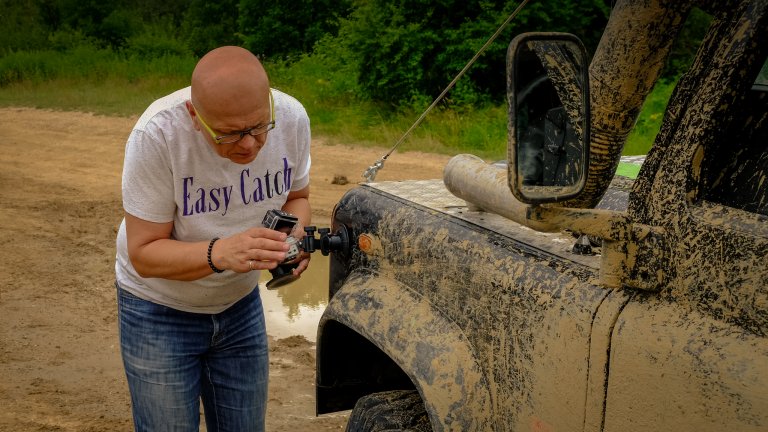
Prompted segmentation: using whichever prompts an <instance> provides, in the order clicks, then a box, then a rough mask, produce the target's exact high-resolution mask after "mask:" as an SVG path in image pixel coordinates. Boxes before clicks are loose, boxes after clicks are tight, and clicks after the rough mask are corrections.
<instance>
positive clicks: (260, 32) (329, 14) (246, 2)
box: [238, 0, 350, 59]
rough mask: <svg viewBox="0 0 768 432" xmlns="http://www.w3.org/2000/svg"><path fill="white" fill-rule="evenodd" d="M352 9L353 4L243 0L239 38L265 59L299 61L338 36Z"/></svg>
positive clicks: (341, 1) (324, 0) (342, 0)
mask: <svg viewBox="0 0 768 432" xmlns="http://www.w3.org/2000/svg"><path fill="white" fill-rule="evenodd" d="M349 7H350V2H349V0H299V1H292V2H275V1H265V0H240V18H239V20H238V24H239V34H240V37H241V38H242V41H243V46H244V47H246V48H248V49H249V50H251V51H252V52H254V53H256V54H258V55H260V56H262V57H267V58H269V57H279V58H283V59H286V58H292V57H294V58H295V57H297V56H298V55H300V54H304V53H310V52H312V49H313V47H314V45H315V43H316V42H317V41H318V40H320V39H321V38H322V37H323V36H325V35H326V34H332V35H335V34H336V32H337V31H338V28H339V20H340V19H341V18H343V17H345V16H346V15H347V14H348V13H349Z"/></svg>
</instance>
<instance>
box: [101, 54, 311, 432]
mask: <svg viewBox="0 0 768 432" xmlns="http://www.w3.org/2000/svg"><path fill="white" fill-rule="evenodd" d="M309 145H310V128H309V119H308V117H307V114H306V111H305V110H304V108H303V107H302V105H301V104H300V103H299V102H298V101H296V100H295V99H293V98H292V97H290V96H288V95H286V94H284V93H282V92H280V91H277V90H274V89H270V86H269V79H268V77H267V73H266V72H265V71H264V68H263V67H262V65H261V63H260V62H259V60H258V59H257V58H256V57H255V56H254V55H253V54H252V53H250V52H249V51H247V50H245V49H243V48H239V47H232V46H228V47H221V48H217V49H214V50H213V51H211V52H209V53H208V54H206V55H205V56H203V58H201V59H200V61H199V62H198V64H197V65H196V67H195V69H194V71H193V73H192V80H191V87H187V88H185V89H182V90H179V91H177V92H175V93H173V94H171V95H169V96H166V97H164V98H162V99H159V100H158V101H155V102H154V103H153V104H152V105H151V106H150V107H149V108H148V109H147V111H146V112H144V114H143V115H142V116H141V118H140V119H139V121H138V122H137V124H136V126H135V127H134V129H133V131H132V133H131V135H130V137H129V138H128V142H127V144H126V150H125V162H124V167H123V207H124V209H125V219H124V220H123V223H122V224H121V226H120V230H119V232H118V236H117V260H116V264H115V271H116V276H117V283H116V285H117V289H118V315H119V329H120V346H121V352H122V356H123V363H124V366H125V371H126V376H127V379H128V386H129V389H130V392H131V400H132V403H133V417H134V424H135V429H136V430H137V431H145V430H146V431H165V430H174V431H176V430H178V431H191V430H198V428H199V412H200V407H199V400H200V399H201V398H202V401H203V407H204V412H205V421H206V425H207V428H208V430H209V431H253V430H263V429H264V418H265V410H266V400H267V379H268V358H267V353H268V348H267V335H266V329H265V324H264V315H263V310H262V305H261V299H260V297H259V291H258V288H257V286H258V281H259V270H265V269H273V268H275V267H276V266H277V265H278V264H279V263H281V262H282V261H283V260H284V259H285V257H286V251H288V249H289V247H288V245H287V243H286V242H285V240H286V234H285V233H282V232H278V231H274V230H271V229H267V228H265V227H262V225H261V222H262V220H263V217H264V215H265V213H266V212H267V211H268V210H270V209H282V210H283V211H285V212H288V213H291V214H293V215H295V216H296V217H297V218H298V220H299V222H298V223H297V226H296V229H295V230H294V232H297V233H302V232H303V228H302V227H303V226H305V225H307V224H309V221H310V215H311V210H310V206H309V201H308V199H309V167H310V156H309ZM297 261H300V262H299V264H298V266H297V267H296V269H295V270H294V274H295V275H297V276H298V275H299V274H301V272H303V271H304V270H305V269H306V268H307V265H308V264H309V254H306V253H303V254H302V255H301V256H300V257H299V258H297Z"/></svg>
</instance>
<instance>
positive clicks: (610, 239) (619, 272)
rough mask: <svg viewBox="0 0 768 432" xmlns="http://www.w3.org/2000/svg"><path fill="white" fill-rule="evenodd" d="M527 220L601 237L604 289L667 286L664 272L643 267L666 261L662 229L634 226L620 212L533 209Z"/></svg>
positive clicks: (602, 282)
mask: <svg viewBox="0 0 768 432" xmlns="http://www.w3.org/2000/svg"><path fill="white" fill-rule="evenodd" d="M526 218H527V219H529V220H531V221H535V222H536V223H543V224H549V225H552V226H555V227H558V228H560V229H563V230H570V231H572V232H575V233H579V234H587V235H590V236H594V237H599V238H601V239H602V240H603V245H602V255H601V261H602V262H601V264H600V284H601V285H603V286H605V287H607V288H622V287H631V288H636V289H641V290H646V291H657V290H658V289H659V288H660V287H661V286H664V284H665V283H666V280H667V274H666V273H665V272H664V271H663V269H660V268H646V267H643V263H652V262H661V261H659V260H665V259H668V258H669V256H668V254H669V251H668V248H667V247H666V246H665V244H666V242H665V238H666V236H665V231H664V229H663V228H660V227H653V226H650V225H644V224H638V223H633V222H632V221H631V220H630V218H629V217H627V215H626V214H625V213H623V212H617V211H612V210H601V209H580V208H567V207H549V206H533V207H529V208H528V211H527V213H526ZM649 255H650V256H653V259H649Z"/></svg>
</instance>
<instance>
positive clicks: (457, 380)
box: [317, 272, 496, 431]
mask: <svg viewBox="0 0 768 432" xmlns="http://www.w3.org/2000/svg"><path fill="white" fill-rule="evenodd" d="M336 323H338V324H340V325H342V326H344V327H346V328H348V329H350V330H351V331H353V332H354V333H356V334H357V335H360V336H361V337H362V338H364V339H366V340H367V341H369V342H370V343H372V344H374V345H375V346H376V347H377V348H378V349H379V350H381V351H382V352H383V353H384V354H386V355H387V356H388V357H389V358H390V359H391V360H392V361H393V362H394V363H396V364H397V366H399V368H400V369H401V370H402V371H403V372H404V373H405V374H406V375H407V376H408V378H410V380H411V382H412V383H413V384H414V385H415V387H416V388H417V390H418V391H419V393H420V394H421V397H422V399H423V400H424V403H425V407H426V410H427V412H428V413H429V415H430V419H431V422H432V427H433V429H434V430H436V431H441V430H459V431H468V430H493V429H496V428H495V427H494V425H493V424H492V419H493V418H494V409H493V400H492V397H491V394H490V392H489V388H490V386H489V382H488V379H487V377H486V376H485V375H484V373H483V370H482V369H481V368H480V366H479V364H478V363H477V358H476V356H475V355H474V350H473V348H472V346H471V345H470V343H469V341H468V339H467V337H466V336H465V335H464V333H463V331H462V330H461V329H460V328H459V327H458V326H457V325H456V324H455V323H454V322H453V321H450V320H448V319H446V317H445V316H443V314H441V312H440V311H439V310H438V309H436V308H435V307H434V306H433V305H432V304H431V303H430V302H429V301H427V300H426V299H425V298H424V297H422V296H420V295H419V294H418V293H416V292H414V291H413V290H411V289H410V288H408V287H407V286H405V285H403V284H401V283H399V282H397V281H395V280H393V279H390V278H387V277H382V276H381V275H379V274H377V273H374V272H357V273H353V274H351V275H350V276H349V278H347V280H346V281H345V282H344V284H343V286H342V287H341V289H339V291H338V292H337V293H336V294H335V295H334V296H333V298H332V299H331V301H330V302H329V304H328V307H327V308H326V310H325V312H324V313H323V316H322V318H321V319H320V323H319V327H318V345H317V350H318V356H317V361H318V371H323V370H325V369H326V368H324V367H323V364H322V363H323V362H324V361H329V359H331V358H333V356H334V355H338V353H335V354H333V353H328V352H324V349H325V348H327V347H328V346H330V344H329V343H328V341H327V338H324V337H323V335H324V333H325V332H326V331H327V330H328V329H329V328H333V327H334V326H336V325H338V324H336ZM413 341H417V342H416V343H414V342H413ZM350 351H352V350H350ZM356 351H357V352H347V353H345V354H344V355H345V356H346V355H351V356H356V355H360V350H356ZM359 360H360V361H363V362H365V361H366V359H364V358H361V359H359ZM357 367H365V365H364V364H363V365H361V364H359V363H358V365H357ZM342 373H343V372H342ZM324 378H325V380H326V381H333V382H339V381H341V380H343V377H333V378H332V379H329V378H328V377H322V376H320V373H318V385H320V384H321V381H323V379H324ZM318 403H319V402H318Z"/></svg>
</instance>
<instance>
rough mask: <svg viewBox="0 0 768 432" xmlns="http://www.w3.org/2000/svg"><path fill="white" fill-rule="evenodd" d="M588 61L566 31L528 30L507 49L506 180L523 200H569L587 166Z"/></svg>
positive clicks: (579, 188)
mask: <svg viewBox="0 0 768 432" xmlns="http://www.w3.org/2000/svg"><path fill="white" fill-rule="evenodd" d="M588 66H589V62H588V60H587V53H586V50H585V49H584V45H583V44H582V43H581V41H580V40H579V39H578V38H577V37H576V36H574V35H571V34H566V33H524V34H521V35H519V36H517V37H516V38H515V39H513V40H512V42H511V43H510V44H509V48H508V49H507V98H508V103H509V111H508V114H509V115H508V125H507V129H508V133H509V137H508V145H507V159H508V170H509V171H508V180H507V181H508V185H509V188H510V190H511V191H512V194H513V195H514V196H515V198H517V199H518V200H519V201H521V202H523V203H525V204H541V203H548V202H557V201H563V200H567V199H569V198H572V197H574V196H576V195H578V194H579V193H580V192H581V191H582V190H583V189H584V185H585V184H586V180H587V173H588V169H589V143H590V130H589V125H590V114H589V67H588Z"/></svg>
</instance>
